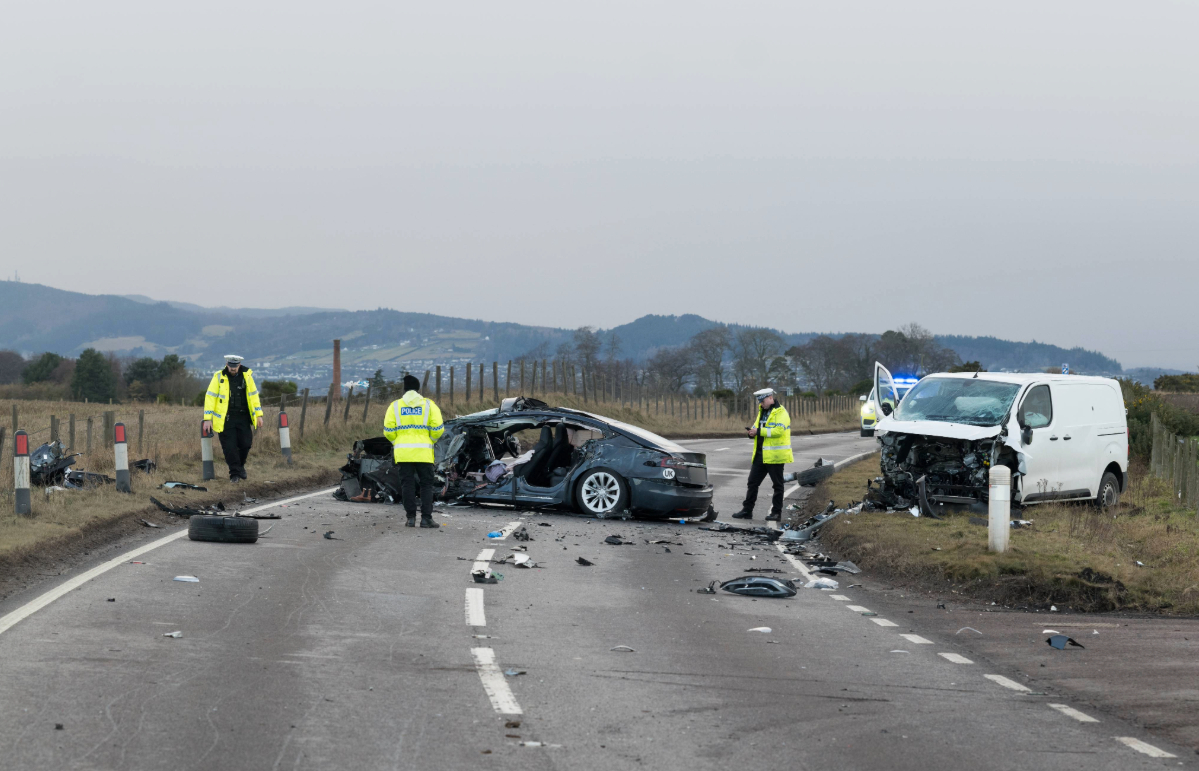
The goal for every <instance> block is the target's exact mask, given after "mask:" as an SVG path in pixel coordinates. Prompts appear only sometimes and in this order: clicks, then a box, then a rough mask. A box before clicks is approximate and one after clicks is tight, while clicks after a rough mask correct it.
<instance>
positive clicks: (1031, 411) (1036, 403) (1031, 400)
mask: <svg viewBox="0 0 1199 771" xmlns="http://www.w3.org/2000/svg"><path fill="white" fill-rule="evenodd" d="M1051 422H1053V400H1052V399H1050V398H1049V386H1047V385H1039V386H1033V388H1032V390H1030V391H1029V392H1028V396H1025V397H1024V402H1023V404H1021V405H1020V425H1022V426H1024V427H1025V428H1044V427H1045V426H1047V425H1049V424H1050V423H1051Z"/></svg>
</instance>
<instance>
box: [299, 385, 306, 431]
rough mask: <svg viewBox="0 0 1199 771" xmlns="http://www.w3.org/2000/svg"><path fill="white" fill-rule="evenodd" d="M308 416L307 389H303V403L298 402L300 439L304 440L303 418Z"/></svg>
mask: <svg viewBox="0 0 1199 771" xmlns="http://www.w3.org/2000/svg"><path fill="white" fill-rule="evenodd" d="M307 416H308V389H307V388H305V389H304V401H302V402H300V438H301V439H303V438H304V418H306V417H307Z"/></svg>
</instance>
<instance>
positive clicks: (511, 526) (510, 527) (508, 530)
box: [491, 520, 524, 541]
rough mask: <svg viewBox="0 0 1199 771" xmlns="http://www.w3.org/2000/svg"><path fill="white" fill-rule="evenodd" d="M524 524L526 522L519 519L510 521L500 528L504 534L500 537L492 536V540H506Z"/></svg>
mask: <svg viewBox="0 0 1199 771" xmlns="http://www.w3.org/2000/svg"><path fill="white" fill-rule="evenodd" d="M522 524H524V523H523V522H521V521H519V520H517V521H516V522H509V523H508V524H506V525H504V527H503V528H502V529H501V530H500V532H501V533H503V535H501V536H500V537H499V538H492V539H491V540H493V541H502V540H504V539H505V538H507V537H508V536H510V535H512V533H513V532H514V531H515V530H516V528H518V527H520V526H521V525H522Z"/></svg>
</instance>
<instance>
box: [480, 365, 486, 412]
mask: <svg viewBox="0 0 1199 771" xmlns="http://www.w3.org/2000/svg"><path fill="white" fill-rule="evenodd" d="M485 375H486V373H485V365H484V364H483V362H479V403H480V404H482V403H483V400H484V399H486V398H487V396H486V390H485V389H486V387H487V383H486V382H485V381H486V377H485Z"/></svg>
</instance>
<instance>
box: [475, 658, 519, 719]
mask: <svg viewBox="0 0 1199 771" xmlns="http://www.w3.org/2000/svg"><path fill="white" fill-rule="evenodd" d="M470 654H471V656H473V657H474V659H475V669H477V670H478V672H479V679H480V680H482V681H483V690H484V691H486V692H487V698H488V699H491V706H492V708H494V709H495V711H496V712H498V713H500V714H501V715H519V714H521V710H520V705H519V704H517V703H516V697H515V696H513V695H512V689H511V688H509V687H508V681H507V680H505V679H504V673H503V672H501V671H500V666H499V664H496V663H495V651H493V650H492V649H491V648H471V649H470Z"/></svg>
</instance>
